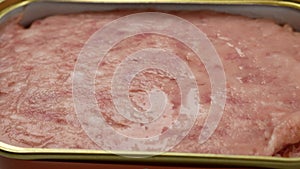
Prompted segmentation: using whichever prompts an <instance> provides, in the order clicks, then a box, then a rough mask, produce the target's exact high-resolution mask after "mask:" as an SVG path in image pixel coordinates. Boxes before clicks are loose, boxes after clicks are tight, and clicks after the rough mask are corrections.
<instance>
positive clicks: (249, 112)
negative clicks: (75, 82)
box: [0, 11, 300, 156]
mask: <svg viewBox="0 0 300 169" xmlns="http://www.w3.org/2000/svg"><path fill="white" fill-rule="evenodd" d="M130 13H133V11H112V12H103V13H84V14H74V15H64V16H59V15H58V16H51V17H47V18H45V19H42V20H38V21H35V22H34V23H33V24H32V25H31V27H30V28H28V29H24V28H22V27H20V26H18V25H17V24H16V23H11V24H9V25H7V27H6V28H5V30H4V31H3V33H2V35H1V37H0V48H1V51H0V86H1V88H0V141H3V142H5V143H9V144H12V145H17V146H21V147H43V148H80V149H101V147H100V146H98V145H97V144H95V143H94V142H93V141H92V140H91V139H90V138H89V137H88V136H87V135H86V133H85V132H84V131H83V130H82V128H81V126H80V123H79V121H78V119H77V118H76V114H75V109H74V103H73V99H72V72H73V70H74V65H75V63H76V59H77V57H78V55H79V53H80V51H81V49H82V47H83V46H84V44H85V42H86V41H87V40H88V38H89V37H90V36H91V35H92V34H93V33H94V32H95V31H97V30H98V29H100V28H101V27H103V25H105V24H107V23H109V22H111V21H113V20H115V19H117V18H119V17H121V16H125V15H127V14H130ZM171 14H174V15H177V16H179V17H181V18H184V19H186V20H188V21H189V22H191V23H193V24H194V25H196V26H197V27H198V28H199V29H200V30H202V31H203V32H204V33H206V35H207V37H208V38H209V39H210V41H211V42H212V44H213V45H214V46H215V48H216V50H217V52H218V54H219V55H220V57H221V60H222V63H223V65H224V69H225V74H226V80H227V101H226V106H225V109H224V114H223V117H222V119H221V121H220V123H219V126H218V128H217V130H216V131H215V133H214V134H213V135H212V137H211V138H210V139H209V140H208V141H207V142H205V143H204V144H199V143H198V137H199V134H200V131H201V129H202V127H203V123H204V121H205V119H206V117H207V114H208V109H209V106H210V102H211V98H210V93H211V86H210V85H211V84H210V81H209V76H208V74H207V72H206V69H205V67H204V65H203V64H202V62H201V61H200V60H199V59H198V58H197V57H196V55H195V53H193V51H191V49H189V48H188V47H187V46H185V45H184V44H182V43H180V42H178V41H176V40H174V39H170V38H167V37H164V36H161V35H154V34H142V35H137V36H134V37H130V38H128V39H126V40H124V41H121V42H120V43H118V44H117V45H116V46H114V47H113V48H112V49H111V50H110V52H109V53H108V54H107V56H106V57H105V58H104V60H103V62H102V64H101V65H99V73H98V74H97V76H96V80H95V82H96V85H95V89H96V99H97V101H98V104H99V106H101V107H103V109H102V112H101V113H102V115H103V116H104V117H105V120H106V121H107V122H108V123H109V124H111V125H112V126H113V127H114V128H115V129H116V130H119V131H123V132H125V133H126V131H127V130H128V126H130V125H133V126H134V125H136V127H138V126H141V127H143V125H141V124H132V122H130V121H129V120H127V119H125V118H124V117H122V116H120V115H118V114H117V112H116V109H115V108H114V106H113V102H112V97H111V95H110V85H111V78H112V76H113V72H114V71H115V69H116V67H117V65H118V64H119V63H121V62H122V60H124V59H125V57H126V56H128V55H130V54H131V53H133V52H135V51H138V50H141V49H144V48H146V47H147V48H148V47H151V48H163V49H168V50H170V51H172V52H173V53H176V54H177V55H178V56H179V57H180V58H181V59H183V60H184V61H185V62H186V63H187V64H188V66H189V67H190V68H191V70H192V71H193V73H194V75H195V77H196V80H197V85H198V88H199V97H200V105H201V113H200V114H199V117H198V119H197V121H196V123H195V125H194V127H193V128H192V130H191V131H190V133H189V134H188V135H187V136H186V137H185V138H184V139H183V140H182V142H180V144H178V145H177V146H175V147H174V148H173V149H172V150H171V151H175V152H193V153H214V154H239V155H283V156H299V148H297V145H298V147H299V142H300V78H299V75H300V33H297V32H293V31H292V29H291V28H290V27H289V26H283V27H282V26H279V25H277V24H275V23H274V22H273V21H269V20H264V19H250V18H246V17H242V16H234V15H228V14H221V13H215V12H173V13H171ZM162 24H163V23H162ZM158 26H159V24H158ZM170 64H172V63H170ZM100 68H101V70H100ZM153 88H160V89H161V90H163V91H164V92H165V93H166V94H167V95H168V100H169V102H168V105H167V106H166V114H165V116H164V118H165V119H164V120H161V121H157V122H156V123H155V124H153V125H150V128H148V129H147V132H139V131H137V132H135V133H131V135H132V136H134V137H143V138H144V137H150V136H152V135H153V134H155V133H157V132H164V131H165V130H167V126H169V125H171V124H172V121H174V119H175V118H176V115H177V114H178V112H179V109H180V105H181V100H180V97H179V96H178V93H179V88H178V86H177V84H176V81H175V80H174V79H172V77H170V76H169V75H168V74H166V73H165V72H162V71H159V70H156V69H152V70H145V71H144V72H142V73H139V74H137V75H136V77H135V78H134V79H133V81H132V82H131V85H130V88H129V91H130V99H131V102H132V105H134V106H135V107H136V109H138V110H141V111H145V110H147V109H148V108H149V106H150V105H149V99H148V97H147V92H148V91H150V90H151V89H153ZM164 123H165V124H164ZM145 130H146V129H145ZM102 137H105V136H102ZM297 143H298V144H297ZM287 146H288V147H287ZM293 147H295V148H293Z"/></svg>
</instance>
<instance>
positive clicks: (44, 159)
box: [0, 0, 300, 169]
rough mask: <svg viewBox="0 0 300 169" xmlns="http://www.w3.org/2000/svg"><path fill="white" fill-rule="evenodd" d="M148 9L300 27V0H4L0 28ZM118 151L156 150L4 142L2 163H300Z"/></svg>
mask: <svg viewBox="0 0 300 169" xmlns="http://www.w3.org/2000/svg"><path fill="white" fill-rule="evenodd" d="M147 8H151V9H157V10H213V11H220V12H226V13H231V14H239V15H244V16H249V17H255V18H268V19H273V20H275V21H277V22H278V23H279V24H282V23H285V24H289V25H291V26H292V27H293V28H294V29H295V30H298V31H299V30H300V1H284V0H225V1H222V0H211V1H210V0H124V1H119V0H88V1H84V0H61V1H60V0H52V1H51V0H24V1H20V0H12V1H11V0H4V1H2V2H1V1H0V28H1V27H3V26H5V24H6V22H8V21H9V20H10V19H12V18H14V17H19V18H20V17H21V20H20V24H22V25H24V26H27V25H29V24H30V23H31V22H33V21H34V20H36V19H40V18H43V17H46V16H50V15H55V14H68V13H79V12H83V11H109V10H115V9H119V10H122V9H147ZM274 13H276V15H275V14H274ZM116 154H123V155H126V156H133V157H134V156H136V155H139V156H143V155H144V156H145V155H151V154H152V153H151V152H117V153H116V152H115V153H114V152H107V151H100V150H81V149H42V148H22V147H15V146H12V145H8V144H6V143H3V142H0V168H1V169H5V168H21V167H22V168H24V167H28V168H41V167H42V168H46V167H49V168H50V167H51V168H53V167H59V168H62V167H65V168H81V167H90V168H97V167H105V168H174V167H180V168H182V167H189V168H193V167H204V168H208V167H216V166H219V167H262V168H286V169H293V168H294V169H298V168H300V158H282V157H265V156H244V155H243V156H242V155H222V154H195V153H174V152H166V153H163V154H160V155H157V156H153V157H149V158H126V157H122V156H118V155H116Z"/></svg>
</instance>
